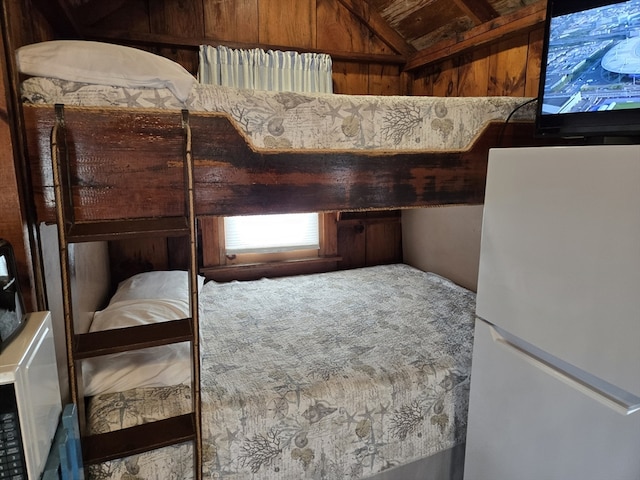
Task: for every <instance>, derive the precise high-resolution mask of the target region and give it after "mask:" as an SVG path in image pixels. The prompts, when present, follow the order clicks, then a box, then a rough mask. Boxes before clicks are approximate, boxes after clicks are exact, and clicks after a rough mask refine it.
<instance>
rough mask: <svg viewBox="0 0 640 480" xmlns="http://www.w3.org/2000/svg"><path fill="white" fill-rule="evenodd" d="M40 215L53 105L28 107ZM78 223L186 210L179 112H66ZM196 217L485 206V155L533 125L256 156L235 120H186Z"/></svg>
mask: <svg viewBox="0 0 640 480" xmlns="http://www.w3.org/2000/svg"><path fill="white" fill-rule="evenodd" d="M24 117H25V128H26V137H27V151H28V158H29V163H30V168H31V176H32V181H33V190H34V195H35V203H36V209H37V217H38V220H39V221H42V222H53V221H54V220H55V217H54V214H53V212H54V196H53V193H52V188H53V187H52V186H53V182H52V175H51V166H50V165H51V158H50V153H49V139H50V133H51V128H52V126H53V124H54V120H55V112H54V108H53V106H38V105H25V106H24ZM65 122H66V128H67V132H68V142H69V145H68V149H69V155H70V161H71V171H70V177H71V180H72V182H73V189H72V190H73V204H74V206H75V207H74V208H75V218H76V221H77V222H79V223H82V221H95V220H115V219H121V218H125V217H126V218H129V219H136V218H148V217H159V216H167V215H169V216H170V215H180V213H181V211H182V207H183V196H182V195H183V193H182V185H183V183H182V165H181V164H180V163H179V162H176V161H175V158H179V154H176V152H180V149H181V148H182V129H181V114H180V112H177V111H157V110H149V109H123V108H104V107H100V108H98V107H92V108H88V107H69V106H66V107H65ZM190 124H191V129H192V137H193V138H192V142H193V158H194V165H195V174H194V175H195V184H196V192H197V196H196V214H197V215H221V216H224V215H242V214H263V213H283V212H309V211H320V212H322V211H339V210H342V211H346V210H374V209H390V208H406V207H420V206H432V205H450V204H481V203H482V202H483V199H484V184H485V177H486V166H487V153H488V150H489V148H491V147H497V146H503V147H507V146H514V145H522V146H525V145H535V144H536V140H535V139H534V137H533V124H531V123H513V124H507V125H505V124H504V123H491V124H488V125H487V126H486V128H485V130H484V131H483V132H482V133H481V134H480V135H479V136H478V137H477V139H476V141H475V143H474V144H473V145H472V147H471V148H470V149H468V150H466V151H453V152H377V151H312V150H298V151H278V152H271V151H256V150H254V149H252V148H251V146H250V145H249V143H248V142H247V139H246V138H245V137H244V134H243V133H241V132H240V131H239V130H238V129H237V128H236V126H235V124H234V123H233V120H231V119H230V118H229V117H228V116H226V115H225V114H215V113H191V114H190Z"/></svg>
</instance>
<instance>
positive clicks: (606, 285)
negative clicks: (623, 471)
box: [472, 145, 640, 478]
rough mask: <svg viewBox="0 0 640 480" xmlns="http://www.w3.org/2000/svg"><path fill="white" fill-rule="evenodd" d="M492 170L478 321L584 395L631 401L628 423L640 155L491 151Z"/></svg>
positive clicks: (634, 377) (635, 148)
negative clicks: (551, 365) (533, 352)
mask: <svg viewBox="0 0 640 480" xmlns="http://www.w3.org/2000/svg"><path fill="white" fill-rule="evenodd" d="M488 168H489V169H488V178H487V190H486V197H485V206H484V216H483V229H482V245H481V254H480V267H479V279H478V297H477V315H478V316H479V317H481V318H482V319H484V320H487V321H488V322H489V323H491V324H494V325H496V326H497V327H499V328H500V329H502V332H503V333H506V334H508V335H512V336H513V337H514V339H515V340H516V341H517V340H521V341H522V345H524V348H526V346H527V345H533V346H535V347H536V348H537V349H539V350H540V351H541V352H543V353H544V354H548V359H547V360H548V361H551V362H554V361H556V360H558V359H559V360H560V361H561V362H564V364H563V368H564V367H566V368H568V369H569V376H577V377H578V378H579V382H586V383H587V384H591V385H587V387H588V388H587V390H589V389H590V388H591V387H593V388H592V389H593V390H594V391H596V392H598V391H601V393H603V394H604V395H605V396H607V395H608V393H607V392H608V391H611V392H610V393H611V395H613V396H620V395H622V396H623V397H626V400H623V401H622V402H623V403H624V402H627V403H628V406H627V407H626V408H627V413H631V412H632V411H633V410H634V409H635V407H634V404H639V403H640V368H638V365H640V348H639V345H640V145H624V146H586V147H544V148H539V147H538V148H517V149H494V150H491V152H490V155H489V167H488ZM547 360H545V361H547ZM473 369H474V372H473V374H472V375H477V373H476V371H477V368H476V365H475V364H474V366H473ZM565 370H566V369H565ZM472 378H474V377H473V376H472ZM614 401H618V400H614ZM622 408H623V410H624V408H625V407H624V406H623V407H622ZM637 415H638V416H640V413H638V414H637ZM608 478H615V477H608Z"/></svg>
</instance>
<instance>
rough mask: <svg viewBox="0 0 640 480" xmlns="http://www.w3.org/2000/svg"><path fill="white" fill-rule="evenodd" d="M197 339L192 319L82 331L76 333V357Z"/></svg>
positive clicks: (87, 356) (88, 356) (80, 357)
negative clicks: (194, 334) (194, 335)
mask: <svg viewBox="0 0 640 480" xmlns="http://www.w3.org/2000/svg"><path fill="white" fill-rule="evenodd" d="M193 338H194V337H193V324H192V321H191V318H183V319H180V320H170V321H167V322H159V323H152V324H148V325H136V326H133V327H126V328H115V329H112V330H102V331H98V332H89V333H81V334H79V335H76V336H75V352H74V357H75V358H76V359H78V360H80V359H83V358H91V357H98V356H101V355H108V354H111V353H120V352H127V351H130V350H137V349H140V348H149V347H156V346H160V345H168V344H172V343H180V342H191V341H193Z"/></svg>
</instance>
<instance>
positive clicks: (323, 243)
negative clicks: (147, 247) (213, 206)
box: [198, 213, 339, 281]
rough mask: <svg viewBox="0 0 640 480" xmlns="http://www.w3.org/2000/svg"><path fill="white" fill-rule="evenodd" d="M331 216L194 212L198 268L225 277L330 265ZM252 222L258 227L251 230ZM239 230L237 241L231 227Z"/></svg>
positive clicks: (334, 251)
mask: <svg viewBox="0 0 640 480" xmlns="http://www.w3.org/2000/svg"><path fill="white" fill-rule="evenodd" d="M236 219H239V223H237V224H236V223H235V222H236ZM337 220H338V216H337V213H309V214H301V215H298V214H295V215H289V214H287V215H259V216H244V217H226V218H223V217H206V216H205V217H199V218H198V222H199V225H200V230H201V234H202V268H201V273H203V274H205V275H207V276H208V278H213V279H215V280H220V281H228V280H249V279H253V278H261V277H265V276H266V277H273V276H279V275H295V274H299V273H313V272H319V271H327V270H332V269H335V267H336V264H337V262H338V260H339V257H338V244H337V238H338V229H337V225H338V222H337ZM245 222H248V225H249V226H247V225H244V223H245ZM256 225H258V227H259V230H254V227H255V226H256ZM291 225H292V226H293V227H295V228H294V231H293V232H292V231H291V230H290V229H289V228H290V226H291ZM245 228H246V229H247V230H245ZM242 231H244V232H245V233H239V238H241V239H242V242H236V240H235V239H234V237H235V236H236V233H238V232H242ZM234 232H236V233H234ZM245 240H246V242H245Z"/></svg>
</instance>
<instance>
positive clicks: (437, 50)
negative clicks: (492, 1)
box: [404, 0, 547, 72]
mask: <svg viewBox="0 0 640 480" xmlns="http://www.w3.org/2000/svg"><path fill="white" fill-rule="evenodd" d="M546 6H547V2H546V0H539V1H538V2H536V3H534V4H531V5H529V6H527V7H524V8H522V9H520V10H518V11H517V12H515V13H512V14H509V15H504V16H502V17H498V18H496V19H494V20H491V21H490V22H485V23H483V24H482V25H479V26H477V27H475V28H473V29H471V30H468V31H466V32H463V33H461V34H459V35H458V36H457V38H454V39H450V40H444V41H442V42H439V43H437V44H435V45H433V46H432V47H429V48H425V49H423V50H420V51H419V52H417V53H415V54H414V55H412V56H411V57H409V60H408V61H407V64H406V65H405V68H404V71H405V72H407V71H411V70H416V69H418V68H422V67H425V66H427V65H429V64H432V63H435V62H439V61H442V60H446V59H448V58H451V57H453V56H456V55H460V54H462V53H464V52H465V51H468V50H471V49H474V48H477V47H478V46H482V45H487V44H490V43H493V42H496V41H498V40H501V39H503V38H505V37H507V36H512V35H516V34H518V33H522V32H525V31H527V30H531V29H533V28H535V27H537V26H539V25H541V24H543V23H544V20H545V18H546V13H547V12H546Z"/></svg>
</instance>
